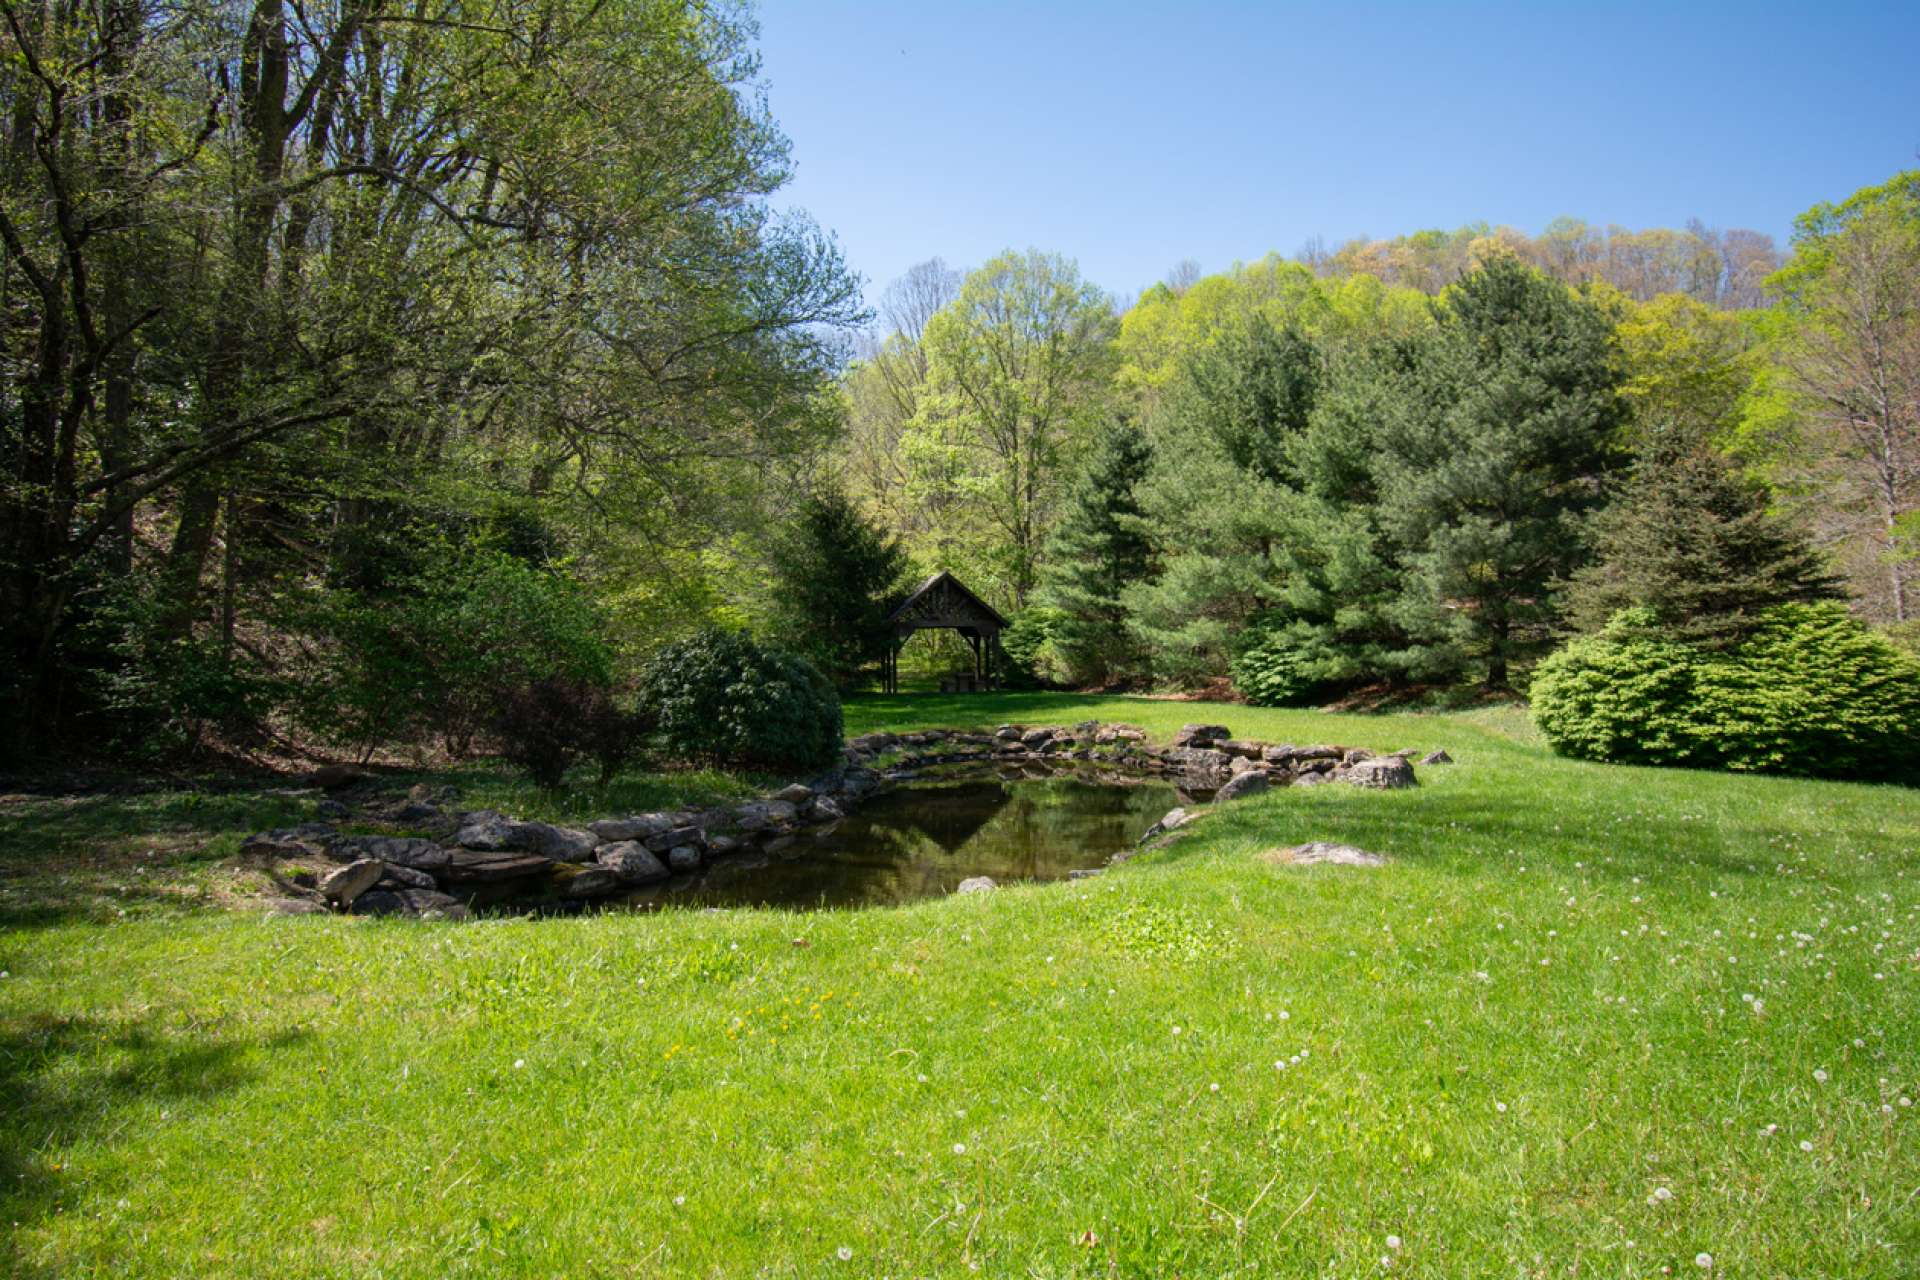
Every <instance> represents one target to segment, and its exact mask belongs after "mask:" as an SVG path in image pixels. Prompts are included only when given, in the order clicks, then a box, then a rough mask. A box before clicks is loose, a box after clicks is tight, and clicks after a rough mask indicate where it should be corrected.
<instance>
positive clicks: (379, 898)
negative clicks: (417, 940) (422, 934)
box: [353, 889, 467, 920]
mask: <svg viewBox="0 0 1920 1280" xmlns="http://www.w3.org/2000/svg"><path fill="white" fill-rule="evenodd" d="M353 914H354V915H357V916H419V917H421V918H423V919H438V918H445V919H448V920H461V919H464V918H465V917H466V914H467V908H466V907H465V906H464V905H463V904H462V903H461V901H460V899H458V898H456V897H454V896H453V895H452V894H448V893H439V892H436V891H435V890H432V889H375V890H373V891H372V892H371V893H363V894H361V895H360V897H359V898H358V899H357V900H356V901H355V902H354V904H353Z"/></svg>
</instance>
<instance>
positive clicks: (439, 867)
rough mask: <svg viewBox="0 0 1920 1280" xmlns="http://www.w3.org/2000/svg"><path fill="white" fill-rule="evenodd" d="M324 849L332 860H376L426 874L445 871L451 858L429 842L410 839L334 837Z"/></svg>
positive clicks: (403, 837) (402, 837)
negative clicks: (332, 857)
mask: <svg viewBox="0 0 1920 1280" xmlns="http://www.w3.org/2000/svg"><path fill="white" fill-rule="evenodd" d="M327 849H328V851H329V852H330V853H331V854H332V855H333V856H334V857H336V858H346V859H348V860H352V859H354V858H378V859H379V860H380V861H382V862H385V863H388V864H390V865H393V866H397V867H412V868H413V869H414V870H415V871H427V872H438V871H444V870H446V866H447V860H448V858H450V857H451V856H452V854H451V851H450V850H447V849H443V848H441V847H440V846H439V845H437V844H435V843H434V842H433V841H431V840H422V839H419V838H418V837H414V836H335V837H334V838H333V839H332V840H330V841H328V843H327Z"/></svg>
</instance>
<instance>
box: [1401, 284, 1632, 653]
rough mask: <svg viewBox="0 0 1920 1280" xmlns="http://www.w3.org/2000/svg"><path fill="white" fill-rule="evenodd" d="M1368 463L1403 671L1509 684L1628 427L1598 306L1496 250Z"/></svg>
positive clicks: (1447, 319)
mask: <svg viewBox="0 0 1920 1280" xmlns="http://www.w3.org/2000/svg"><path fill="white" fill-rule="evenodd" d="M1437 306H1438V307H1439V312H1440V314H1439V321H1440V323H1439V325H1438V327H1437V328H1436V329H1435V330H1434V331H1433V332H1432V333H1431V334H1429V335H1427V336H1426V337H1425V338H1424V339H1422V340H1421V341H1420V342H1419V344H1418V345H1417V347H1416V348H1415V349H1414V350H1415V358H1414V360H1413V362H1412V367H1411V371H1410V376H1409V377H1408V378H1407V379H1406V380H1405V381H1404V383H1403V384H1401V387H1400V391H1401V392H1402V394H1401V395H1400V396H1399V397H1398V399H1397V403H1396V404H1395V405H1394V412H1393V413H1392V414H1391V415H1390V416H1389V418H1388V420H1387V422H1386V424H1385V426H1384V429H1383V432H1382V444H1383V446H1384V447H1383V448H1382V450H1381V451H1380V453H1379V455H1378V471H1377V475H1378V483H1379V491H1380V521H1381V525H1382V527H1383V528H1384V529H1385V530H1386V532H1387V533H1388V534H1389V535H1390V536H1391V537H1392V538H1393V539H1394V541H1395V542H1396V543H1397V544H1398V545H1399V546H1400V547H1402V548H1403V549H1404V550H1403V553H1402V554H1403V559H1404V566H1405V573H1404V581H1403V586H1402V589H1401V591H1400V593H1399V598H1398V600H1397V601H1396V602H1395V605H1394V612H1395V615H1396V617H1397V619H1398V620H1399V621H1400V623H1401V624H1402V625H1403V626H1404V627H1405V629H1406V631H1407V632H1408V634H1409V636H1410V637H1411V639H1412V642H1413V643H1412V644H1411V645H1410V646H1409V648H1408V649H1407V650H1406V652H1405V654H1404V659H1403V660H1404V663H1405V665H1406V666H1407V667H1408V668H1409V669H1412V670H1416V671H1421V672H1427V673H1433V674H1439V673H1455V672H1458V673H1464V672H1466V671H1469V670H1471V669H1473V668H1474V667H1476V666H1477V667H1479V669H1480V670H1481V671H1483V672H1484V674H1485V680H1486V683H1487V684H1489V685H1492V686H1500V685H1504V684H1505V683H1506V681H1507V678H1508V673H1509V670H1510V668H1511V666H1512V664H1514V663H1515V662H1516V661H1519V660H1521V659H1524V658H1525V657H1527V656H1528V655H1530V654H1532V653H1534V652H1535V651H1537V650H1538V649H1539V648H1541V647H1542V646H1543V645H1544V644H1545V642H1546V641H1547V638H1548V636H1549V635H1550V633H1551V629H1552V627H1553V624H1554V622H1555V621H1556V615H1555V609H1554V605H1553V600H1552V597H1551V594H1550V591H1549V587H1550V584H1551V583H1552V582H1553V581H1554V580H1555V579H1556V578H1559V577H1563V576H1565V575H1566V574H1567V573H1568V572H1570V571H1571V570H1572V569H1573V568H1575V567H1576V566H1577V565H1579V564H1580V563H1581V562H1582V560H1583V559H1584V557H1585V554H1586V547H1585V540H1584V536H1583V528H1582V517H1583V516H1585V515H1586V514H1587V513H1588V512H1590V511H1591V510H1593V509H1594V508H1596V507H1597V506H1598V505H1599V504H1600V502H1601V500H1602V493H1603V490H1602V488H1601V481H1602V480H1603V479H1604V477H1605V476H1606V474H1607V473H1608V472H1609V471H1610V470H1611V469H1612V468H1613V467H1614V466H1615V465H1617V462H1618V454H1617V453H1616V443H1617V441H1616V438H1615V433H1616V431H1617V430H1618V428H1619V426H1620V424H1621V422H1622V421H1623V405H1622V403H1621V401H1620V398H1619V395H1618V385H1619V380H1620V375H1619V372H1618V369H1617V367H1616V365H1615V363H1614V360H1613V355H1612V351H1611V348H1610V341H1609V333H1610V324H1609V318H1608V316H1607V314H1606V313H1605V312H1604V311H1603V310H1601V309H1600V308H1598V307H1596V306H1594V305H1592V304H1590V303H1588V302H1584V301H1582V300H1581V299H1579V298H1577V297H1575V296H1574V295H1573V294H1572V293H1571V292H1570V291H1569V290H1567V288H1566V287H1565V286H1563V285H1560V284H1556V283H1555V282H1553V281H1551V280H1549V279H1547V278H1546V277H1545V276H1543V275H1541V274H1539V273H1538V272H1536V271H1533V270H1531V269H1529V268H1527V267H1525V266H1523V265H1521V264H1520V263H1519V262H1517V261H1515V260H1513V259H1510V258H1505V257H1497V258H1495V259H1494V260H1493V261H1492V262H1490V263H1489V264H1488V265H1487V266H1485V267H1484V268H1482V269H1481V270H1479V271H1477V272H1475V273H1473V274H1472V275H1470V276H1467V277H1466V278H1464V279H1462V280H1461V281H1460V282H1459V284H1457V285H1456V286H1454V288H1452V289H1451V290H1449V291H1448V292H1447V294H1446V295H1445V297H1444V298H1443V299H1442V300H1441V301H1440V302H1439V303H1438V304H1437Z"/></svg>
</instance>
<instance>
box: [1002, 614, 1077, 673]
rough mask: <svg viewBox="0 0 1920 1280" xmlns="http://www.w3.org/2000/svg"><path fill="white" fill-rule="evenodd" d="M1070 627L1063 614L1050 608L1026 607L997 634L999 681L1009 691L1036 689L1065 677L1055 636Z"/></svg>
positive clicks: (1057, 636) (1064, 665) (1064, 666)
mask: <svg viewBox="0 0 1920 1280" xmlns="http://www.w3.org/2000/svg"><path fill="white" fill-rule="evenodd" d="M1068 625H1070V624H1069V623H1068V622H1067V618H1066V614H1065V613H1064V612H1063V611H1061V610H1059V609H1056V608H1053V607H1052V606H1050V605H1042V604H1036V605H1030V606H1028V607H1027V608H1025V609H1021V610H1020V611H1019V612H1017V613H1015V614H1014V615H1013V617H1011V618H1009V619H1008V620H1007V628H1006V630H1004V631H1002V632H1001V633H1000V652H1001V654H1002V655H1003V656H1004V657H1005V659H1006V662H1005V664H1004V665H1003V667H1002V668H1001V670H1000V682H1001V683H1002V684H1003V685H1005V686H1006V687H1007V688H1009V689H1038V688H1041V687H1043V686H1045V685H1047V684H1049V683H1053V682H1054V681H1056V680H1063V679H1066V678H1067V675H1068V673H1067V671H1066V664H1065V662H1064V660H1063V659H1062V657H1061V654H1060V646H1059V637H1060V631H1061V628H1062V627H1063V626H1068Z"/></svg>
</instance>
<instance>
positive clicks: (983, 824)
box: [671, 771, 1195, 907]
mask: <svg viewBox="0 0 1920 1280" xmlns="http://www.w3.org/2000/svg"><path fill="white" fill-rule="evenodd" d="M1194 798H1195V797H1194V795H1193V793H1189V792H1182V791H1180V790H1178V789H1176V788H1175V787H1174V786H1172V785H1171V784H1169V783H1163V782H1148V783H1138V782H1120V781H1116V780H1114V779H1112V778H1107V777H1102V776H1100V775H1098V774H1095V773H1091V772H1088V773H1058V772H1043V773H1042V776H1039V777H1029V776H1025V775H1024V774H1022V773H1019V772H1016V771H1007V772H1004V773H1002V772H988V773H977V772H976V773H974V774H971V775H959V776H951V775H950V776H948V777H946V778H943V779H940V780H934V779H931V778H929V779H925V780H919V781H915V782H913V783H910V784H906V785H903V786H901V787H899V788H898V789H896V790H894V791H890V792H888V793H886V794H884V795H881V796H879V797H876V798H875V799H873V800H871V801H869V802H868V803H867V804H866V805H865V806H863V807H862V808H861V809H859V810H858V811H856V812H855V813H854V814H853V815H852V816H851V817H849V818H848V819H847V820H846V821H845V822H842V823H840V824H839V825H838V826H836V827H834V828H833V829H832V830H831V831H830V832H827V833H826V834H823V835H818V836H803V837H801V838H800V839H799V840H797V841H796V842H794V844H792V845H791V846H789V847H787V848H786V849H783V850H781V851H780V852H779V853H777V854H766V853H754V854H750V855H746V856H743V857H738V858H733V859H729V860H727V861H725V862H722V863H719V864H717V865H716V866H714V867H713V868H711V869H710V870H709V871H708V872H707V873H706V874H705V875H704V876H703V877H701V878H700V879H698V880H694V881H690V882H688V883H687V884H686V885H685V886H684V887H681V886H676V889H675V891H673V892H672V893H671V897H672V900H673V901H674V902H676V903H677V904H681V905H687V906H780V907H847V906H882V905H886V904H890V903H898V902H910V901H913V900H914V899H916V898H931V897H938V896H941V895H943V894H948V893H952V892H953V891H954V889H955V888H957V887H958V886H959V884H960V882H961V881H962V880H965V879H967V878H968V877H970V876H992V877H993V878H994V880H996V881H997V882H999V883H1001V884H1010V883H1014V882H1017V881H1022V880H1060V879H1064V878H1065V877H1066V874H1067V873H1068V872H1069V871H1073V870H1075V869H1077V868H1081V867H1098V866H1101V865H1103V864H1104V863H1105V862H1106V861H1107V859H1108V858H1110V857H1112V856H1113V855H1114V854H1116V853H1118V852H1120V851H1121V850H1123V849H1129V848H1132V847H1133V845H1134V843H1135V842H1136V841H1138V840H1139V838H1140V835H1141V833H1142V832H1144V831H1145V830H1146V829H1147V828H1148V827H1150V826H1151V825H1153V823H1154V822H1155V821H1157V820H1158V819H1159V818H1160V817H1161V815H1162V814H1164V813H1166V811H1167V810H1169V809H1171V808H1173V807H1174V806H1175V805H1179V804H1186V803H1191V802H1192V800H1193V799H1194Z"/></svg>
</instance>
